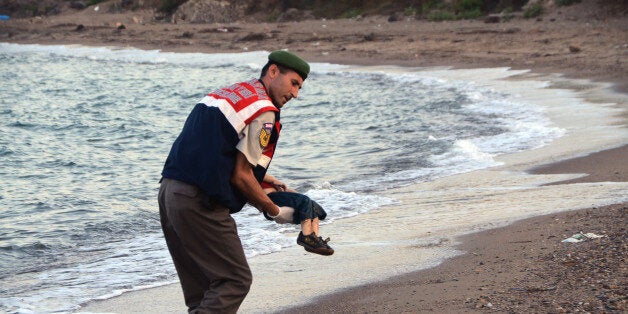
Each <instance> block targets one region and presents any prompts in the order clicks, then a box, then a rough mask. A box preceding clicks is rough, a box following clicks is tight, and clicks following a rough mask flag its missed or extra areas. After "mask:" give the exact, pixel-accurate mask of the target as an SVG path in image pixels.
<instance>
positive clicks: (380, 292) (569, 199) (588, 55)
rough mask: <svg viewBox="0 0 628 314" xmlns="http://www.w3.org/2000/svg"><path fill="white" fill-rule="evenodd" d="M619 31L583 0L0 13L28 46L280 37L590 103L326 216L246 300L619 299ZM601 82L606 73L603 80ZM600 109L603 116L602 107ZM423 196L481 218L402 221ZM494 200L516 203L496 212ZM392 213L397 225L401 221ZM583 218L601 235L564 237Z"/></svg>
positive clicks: (341, 55) (603, 306)
mask: <svg viewBox="0 0 628 314" xmlns="http://www.w3.org/2000/svg"><path fill="white" fill-rule="evenodd" d="M583 5H584V4H583ZM116 23H124V24H125V28H124V29H118V27H116ZM80 25H82V27H80ZM223 30H227V31H226V32H224V31H223ZM260 34H261V35H260ZM627 38H628V31H627V24H626V23H625V19H623V18H621V17H620V18H613V17H610V18H602V19H600V18H595V17H592V16H587V8H586V7H583V6H580V7H573V8H568V9H564V10H563V11H562V12H559V11H553V12H550V13H549V14H548V15H546V16H545V17H544V18H543V19H542V20H540V21H539V20H523V19H518V20H514V21H512V22H508V23H498V24H485V23H483V22H482V21H459V22H443V23H431V22H426V21H409V20H408V21H400V22H395V23H389V22H387V21H386V17H367V18H364V19H361V20H332V21H322V20H311V21H303V22H290V23H257V24H247V23H233V24H228V25H226V24H216V25H214V24H211V25H208V24H185V23H179V24H164V23H154V22H150V21H149V18H148V14H142V12H130V13H126V14H97V13H94V12H88V11H85V12H80V13H74V14H68V15H60V16H55V17H48V18H40V19H36V18H34V19H28V20H11V21H10V22H9V23H2V24H0V41H2V42H14V43H23V44H28V43H31V44H32V43H36V44H84V45H94V46H118V47H136V48H141V49H160V50H163V51H181V52H209V53H212V52H241V51H253V50H267V51H270V50H274V49H290V50H292V51H295V52H297V53H299V54H301V55H302V56H304V57H305V58H306V59H308V60H310V61H314V62H332V63H341V64H356V65H399V66H409V67H430V66H445V67H454V68H479V67H509V68H512V69H526V70H528V69H529V70H531V71H530V72H527V73H525V74H521V75H517V76H514V77H512V78H510V79H511V80H513V81H517V80H521V81H525V80H530V79H539V80H547V81H550V82H551V85H552V87H553V88H558V89H560V88H565V89H569V90H575V91H577V92H578V93H580V94H578V95H577V96H578V97H581V98H582V99H586V100H587V101H590V102H591V106H590V109H588V111H587V112H585V113H581V114H580V115H572V113H571V112H569V104H570V102H571V101H573V100H572V99H570V98H568V97H571V96H566V98H564V99H562V103H559V104H554V106H553V107H551V106H550V108H549V109H548V114H549V115H550V116H551V118H552V120H553V121H556V122H557V123H558V124H559V125H566V126H567V127H566V128H567V131H568V134H569V135H568V136H566V137H565V138H561V139H560V140H557V141H556V142H555V143H552V145H550V146H549V147H544V148H541V149H539V150H533V151H529V152H524V153H520V154H514V155H511V156H502V157H501V159H502V160H503V162H504V163H505V165H504V166H502V167H496V168H493V169H488V170H484V171H477V172H473V173H469V174H463V175H459V176H454V177H450V178H444V179H439V180H436V181H435V182H427V183H421V184H417V185H413V186H410V187H405V188H401V189H398V190H396V191H391V192H390V193H391V194H392V195H395V197H397V198H398V199H400V200H402V204H401V205H397V206H394V207H390V208H385V209H383V210H380V211H377V212H371V213H368V214H365V215H360V216H358V217H354V218H350V219H343V220H340V221H337V222H335V223H334V224H333V229H332V228H328V229H329V235H330V236H331V237H332V241H334V242H332V243H333V244H334V248H335V249H336V250H337V252H336V254H334V255H333V256H332V257H329V258H322V257H319V256H314V255H312V254H306V253H304V252H303V251H302V250H301V249H300V247H293V248H289V249H286V250H285V251H282V252H281V253H280V254H273V255H269V256H259V257H255V258H253V259H252V260H251V267H252V270H253V274H254V285H253V288H252V290H251V293H250V294H249V297H248V298H247V299H246V300H245V302H244V303H243V305H242V308H241V312H243V313H258V312H272V311H285V312H290V313H292V312H295V313H327V312H347V313H349V312H386V313H397V312H438V313H443V312H445V313H457V312H484V311H486V310H487V309H492V310H498V311H502V312H575V311H590V312H611V313H614V312H617V313H619V312H625V311H626V308H627V307H626V291H627V286H628V285H627V282H626V278H627V277H628V276H626V274H627V272H626V266H625V265H626V263H625V259H626V252H625V248H626V244H625V239H626V238H627V237H626V230H625V226H626V201H625V199H626V191H627V190H628V186H627V185H626V182H627V180H626V168H627V166H628V163H626V158H625V156H627V154H626V153H627V152H626V145H627V144H628V136H626V135H625V134H626V117H627V116H628V113H627V111H626V109H627V106H628V105H627V101H626V94H625V92H626V90H628V89H627V86H628V84H627V82H628V79H627V76H626V73H627V71H626V68H625V67H626V59H627V55H628V52H627V50H626V39H627ZM567 78H568V79H567ZM573 79H576V80H573ZM589 80H592V81H589ZM600 82H601V83H602V85H605V86H602V87H597V83H600ZM611 90H616V91H619V93H616V94H610V91H611ZM546 92H548V93H551V92H552V90H551V89H550V90H549V91H546ZM556 92H559V91H556ZM543 97H544V96H542V95H539V99H540V100H542V99H543ZM555 98H556V99H558V100H560V99H561V97H555ZM600 112H604V113H603V114H602V115H605V116H612V117H613V118H612V119H601V120H600V119H598V118H599V117H598V114H599V113H600ZM622 197H623V200H624V201H622V202H618V203H616V204H607V203H605V201H606V200H608V199H622ZM606 205H608V206H606ZM426 206H443V208H444V210H447V209H450V208H452V209H454V208H455V209H460V208H463V209H464V210H468V211H469V212H470V214H471V215H477V216H479V217H484V216H482V215H485V216H486V218H485V222H484V223H483V224H480V225H478V226H477V228H476V229H477V230H476V231H479V232H478V233H470V232H469V231H468V230H466V229H465V231H460V230H457V226H448V225H447V221H446V217H445V220H436V221H434V219H431V217H420V216H419V217H418V218H417V219H414V220H410V219H408V218H409V217H414V216H417V213H420V212H421V209H422V208H425V207H426ZM503 211H516V214H512V213H510V214H509V216H508V217H509V218H508V219H501V220H499V219H497V220H496V221H498V223H495V224H494V225H491V222H490V221H491V219H493V217H494V216H496V215H497V216H498V215H499V213H500V212H503ZM399 217H402V219H403V218H405V220H404V221H406V222H407V223H406V224H405V225H404V226H405V229H401V230H400V229H399V228H398V227H396V226H399V224H398V222H399V221H398V219H399ZM530 217H532V218H530ZM471 229H473V228H471ZM369 230H372V231H373V232H369ZM580 231H582V232H593V233H596V234H601V235H605V237H603V238H600V239H596V240H589V241H586V242H583V243H562V242H561V240H562V239H564V238H567V237H569V236H571V235H572V234H574V233H577V232H580ZM326 234H327V229H326ZM347 235H351V237H350V238H349V237H347ZM286 236H287V237H294V236H295V235H292V234H288V235H286ZM419 239H421V240H419ZM426 239H427V240H426ZM279 255H280V257H279ZM446 258H447V259H446ZM443 259H446V261H445V262H444V263H442V264H440V265H439V264H438V263H439V262H440V261H441V260H443ZM310 265H315V267H311V266H310ZM417 265H427V266H433V267H432V268H429V269H423V270H422V269H417ZM293 306H299V307H296V308H294V307H293ZM81 311H85V312H116V313H155V312H159V313H181V312H184V311H185V306H184V304H183V301H182V295H181V292H180V288H179V286H178V284H173V285H169V286H164V287H159V288H152V289H147V290H142V291H136V292H130V293H125V294H123V295H122V296H120V297H116V298H112V299H109V300H104V301H96V302H91V303H90V304H87V305H86V306H85V307H84V308H82V309H81Z"/></svg>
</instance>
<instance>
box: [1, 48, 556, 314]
mask: <svg viewBox="0 0 628 314" xmlns="http://www.w3.org/2000/svg"><path fill="white" fill-rule="evenodd" d="M266 54H267V53H265V52H250V53H243V54H182V53H178V54H177V53H161V52H158V51H142V50H135V49H111V48H87V47H78V46H77V47H67V46H37V45H13V44H3V43H0V80H1V81H2V88H1V90H0V96H1V97H0V160H1V161H2V165H3V166H2V167H1V168H0V178H2V179H3V180H2V181H3V184H2V185H0V311H4V312H20V311H22V312H29V311H33V312H54V311H71V310H73V309H76V308H77V307H78V306H79V305H80V304H83V303H85V302H88V301H90V300H93V299H94V298H107V297H110V296H113V295H117V294H120V293H122V292H124V291H128V290H134V289H139V288H142V287H147V286H155V285H162V284H166V283H170V282H173V281H175V280H176V275H175V271H174V267H173V266H172V263H171V261H170V257H169V255H168V252H167V249H166V247H165V243H164V241H163V238H162V235H161V231H160V226H159V220H158V211H157V204H156V194H157V188H158V183H157V182H158V180H159V178H160V176H159V173H160V171H161V167H162V165H163V162H164V160H165V158H166V155H167V153H168V151H169V149H170V145H171V144H172V141H173V140H174V139H175V137H176V136H177V135H178V132H179V131H180V128H181V126H182V125H183V121H184V120H185V118H186V116H187V114H188V112H189V111H190V110H191V108H192V107H193V106H194V105H195V104H196V102H197V101H198V100H200V99H201V98H202V97H203V96H204V95H205V94H206V93H208V92H211V91H213V90H214V89H216V88H219V87H222V86H224V85H228V84H231V83H234V82H238V81H243V80H248V79H250V78H253V77H258V76H259V71H260V69H261V67H262V66H263V64H264V61H265V57H266ZM282 122H283V125H284V129H283V131H282V138H281V140H280V143H279V146H278V151H277V155H276V156H277V157H276V158H275V159H274V160H273V163H272V165H271V172H272V173H273V174H274V175H276V176H278V177H280V178H282V179H283V180H284V181H286V182H287V183H288V184H289V185H290V186H292V187H295V188H297V189H298V190H300V191H302V192H305V193H306V194H308V195H310V196H311V197H312V198H314V199H315V200H317V201H318V202H319V203H320V204H321V205H323V207H325V209H326V210H327V211H328V213H329V219H328V221H327V222H326V224H333V222H334V220H336V219H342V218H346V217H350V216H354V215H359V214H361V213H364V212H368V211H371V210H377V209H378V208H380V207H381V206H384V205H387V204H392V203H394V202H395V200H393V199H389V198H387V197H384V196H381V195H385V193H383V191H385V190H386V189H389V188H394V187H398V186H403V185H407V184H410V183H413V182H417V181H428V180H433V179H434V178H437V177H442V176H447V175H452V174H456V173H460V172H467V171H472V170H475V169H481V168H486V167H490V166H494V165H496V164H497V163H496V162H495V160H494V157H495V156H497V155H499V154H504V153H510V152H515V151H522V150H527V149H531V148H534V147H538V146H542V145H545V144H547V143H549V142H551V141H552V140H553V139H555V138H557V137H559V136H560V135H561V134H562V131H561V130H559V129H556V128H554V127H553V126H552V125H551V123H550V122H549V121H548V120H547V119H546V118H545V116H544V115H543V113H542V112H541V111H540V110H539V109H538V108H537V107H536V106H535V105H534V104H527V103H521V102H519V101H518V100H517V97H515V96H514V95H509V94H504V93H499V92H495V91H492V90H487V89H484V88H482V87H477V86H474V84H473V83H472V82H469V81H467V80H452V79H443V78H440V77H434V76H432V75H430V74H429V73H428V72H422V71H420V70H414V71H383V70H381V69H378V68H363V69H355V68H350V67H347V66H341V65H333V64H316V63H315V64H312V74H311V76H310V78H308V80H307V81H306V82H305V85H304V88H303V89H302V91H301V92H300V94H299V98H298V99H296V100H293V101H291V102H290V103H288V104H287V105H286V107H284V110H282ZM235 218H236V220H237V222H238V226H239V232H240V236H241V238H242V240H243V243H244V246H245V250H246V252H247V255H248V256H249V257H254V256H256V255H259V254H277V253H278V252H280V251H281V249H282V248H284V247H287V246H292V245H295V243H293V239H289V240H286V238H285V237H281V236H279V235H281V234H282V233H284V232H290V231H294V230H295V229H294V228H289V229H285V226H277V225H273V224H270V223H269V222H267V221H266V220H265V219H264V218H263V217H262V216H261V215H259V214H258V213H257V210H255V209H252V208H248V207H247V208H245V210H243V211H242V212H241V213H238V214H236V215H235ZM323 228H324V227H323ZM254 243H255V245H253V244H254Z"/></svg>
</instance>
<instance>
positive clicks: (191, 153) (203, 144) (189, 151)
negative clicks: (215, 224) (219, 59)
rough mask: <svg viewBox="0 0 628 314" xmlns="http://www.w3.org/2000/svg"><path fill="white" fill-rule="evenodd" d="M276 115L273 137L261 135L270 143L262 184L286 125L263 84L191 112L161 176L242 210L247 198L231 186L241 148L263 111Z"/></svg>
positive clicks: (259, 171) (216, 95)
mask: <svg viewBox="0 0 628 314" xmlns="http://www.w3.org/2000/svg"><path fill="white" fill-rule="evenodd" d="M268 111H272V112H274V113H275V124H274V125H273V128H272V131H271V132H270V136H269V137H267V138H261V136H268V134H267V133H264V132H262V133H261V134H260V143H266V142H267V143H268V144H267V145H266V146H265V148H264V149H263V152H262V156H261V157H260V160H259V162H258V164H257V165H256V166H255V167H254V169H253V172H254V174H255V177H256V178H257V180H258V181H259V182H262V179H263V178H264V175H265V174H266V170H267V169H268V166H269V165H270V161H271V160H272V158H273V154H274V152H275V147H276V145H277V140H278V139H279V131H280V130H281V123H280V122H279V109H277V107H275V105H273V103H272V101H271V99H270V97H269V96H268V95H267V94H266V89H265V88H264V85H263V84H262V83H261V81H259V80H256V79H255V80H250V81H248V82H241V83H237V84H234V85H232V86H229V87H226V88H222V89H219V90H217V91H214V92H212V93H209V94H208V95H207V96H205V97H204V98H203V99H202V100H201V101H200V102H199V103H198V104H196V106H194V109H192V112H190V115H189V116H188V118H187V120H186V121H185V124H184V126H183V129H182V130H181V134H179V136H178V137H177V139H176V140H175V142H174V143H173V144H172V148H171V149H170V154H169V155H168V158H167V159H166V162H165V165H164V169H163V171H162V176H163V177H165V178H170V179H175V180H179V181H183V182H186V183H189V184H193V185H196V186H198V187H199V188H200V189H201V190H202V191H203V192H205V193H206V194H207V195H208V196H209V198H210V199H211V200H212V201H216V202H218V203H219V204H221V205H223V206H225V207H227V208H229V212H231V213H235V212H238V211H240V210H241V209H242V207H244V204H246V202H247V200H246V198H245V197H244V195H242V193H241V192H240V191H238V189H237V188H236V187H234V186H232V185H231V174H232V173H233V169H234V168H235V160H236V154H237V152H238V150H237V148H236V145H237V144H238V142H239V141H240V139H242V138H243V137H244V134H243V130H244V128H245V127H246V126H247V125H248V124H250V123H251V122H252V121H253V120H255V118H257V117H258V116H259V115H260V114H262V113H264V112H268Z"/></svg>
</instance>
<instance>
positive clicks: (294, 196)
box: [261, 174, 334, 255]
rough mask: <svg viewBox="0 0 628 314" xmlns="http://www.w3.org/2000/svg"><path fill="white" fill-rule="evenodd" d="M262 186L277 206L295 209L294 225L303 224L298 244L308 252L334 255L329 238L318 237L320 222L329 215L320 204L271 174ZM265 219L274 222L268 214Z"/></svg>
mask: <svg viewBox="0 0 628 314" xmlns="http://www.w3.org/2000/svg"><path fill="white" fill-rule="evenodd" d="M261 185H262V189H264V192H266V194H267V195H268V197H269V198H270V199H271V200H272V201H273V203H275V204H276V205H277V206H280V207H284V206H285V207H290V208H293V209H294V214H293V221H292V223H294V224H301V232H300V233H299V236H298V237H297V244H299V245H301V246H303V248H305V250H306V251H308V252H312V253H316V254H321V255H332V254H334V250H333V249H332V248H331V247H330V246H329V245H327V242H329V238H327V239H325V240H323V238H322V237H320V236H319V235H318V222H319V220H324V219H325V217H327V213H326V212H325V210H324V209H323V208H322V207H321V206H320V205H318V203H316V202H315V201H313V200H312V199H310V198H309V197H308V196H307V195H303V194H300V193H298V192H297V191H295V190H290V189H288V188H287V187H286V185H285V184H284V183H283V182H281V181H279V180H277V179H276V178H275V177H273V176H271V175H269V174H266V176H264V180H263V182H262V183H261ZM264 217H266V219H268V220H273V218H271V217H270V216H268V214H266V212H264Z"/></svg>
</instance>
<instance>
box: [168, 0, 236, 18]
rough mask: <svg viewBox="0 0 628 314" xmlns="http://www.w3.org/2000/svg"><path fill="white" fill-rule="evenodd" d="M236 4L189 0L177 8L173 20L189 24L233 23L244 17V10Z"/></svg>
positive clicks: (208, 0)
mask: <svg viewBox="0 0 628 314" xmlns="http://www.w3.org/2000/svg"><path fill="white" fill-rule="evenodd" d="M236 2H237V1H218V0H190V1H187V2H185V3H184V4H182V5H180V6H179V7H178V8H177V11H176V12H175V13H174V17H173V18H174V20H184V21H188V22H191V23H233V22H235V21H237V20H239V19H241V18H242V17H243V16H244V14H245V9H246V7H244V6H242V5H238V4H237V3H236Z"/></svg>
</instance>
